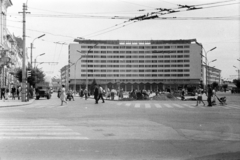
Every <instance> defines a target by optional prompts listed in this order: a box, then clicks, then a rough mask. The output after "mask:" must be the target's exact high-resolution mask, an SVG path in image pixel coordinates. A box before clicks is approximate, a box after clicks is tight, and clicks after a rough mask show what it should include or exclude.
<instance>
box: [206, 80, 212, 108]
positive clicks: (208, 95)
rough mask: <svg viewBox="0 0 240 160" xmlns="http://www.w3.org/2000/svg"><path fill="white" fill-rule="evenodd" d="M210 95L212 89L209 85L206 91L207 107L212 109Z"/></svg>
mask: <svg viewBox="0 0 240 160" xmlns="http://www.w3.org/2000/svg"><path fill="white" fill-rule="evenodd" d="M212 95H213V92H212V87H211V85H210V84H209V85H208V91H207V101H208V107H212Z"/></svg>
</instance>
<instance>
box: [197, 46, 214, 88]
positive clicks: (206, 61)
mask: <svg viewBox="0 0 240 160" xmlns="http://www.w3.org/2000/svg"><path fill="white" fill-rule="evenodd" d="M200 45H201V44H200ZM201 46H202V45H201ZM202 48H203V51H204V53H205V56H204V55H203V54H202V55H201V56H202V57H205V64H206V65H207V67H208V58H207V54H208V52H211V51H213V50H214V49H216V48H217V47H213V48H212V49H210V50H209V51H206V50H205V48H204V47H203V46H202ZM207 67H206V86H207V85H208V79H207V78H208V77H207V72H208V69H207Z"/></svg>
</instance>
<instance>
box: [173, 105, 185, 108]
mask: <svg viewBox="0 0 240 160" xmlns="http://www.w3.org/2000/svg"><path fill="white" fill-rule="evenodd" d="M173 106H175V107H178V108H183V106H181V105H179V104H173Z"/></svg>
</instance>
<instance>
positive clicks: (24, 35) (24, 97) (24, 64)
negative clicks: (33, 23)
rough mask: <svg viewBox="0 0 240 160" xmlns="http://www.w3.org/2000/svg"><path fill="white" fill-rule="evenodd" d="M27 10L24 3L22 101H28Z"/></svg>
mask: <svg viewBox="0 0 240 160" xmlns="http://www.w3.org/2000/svg"><path fill="white" fill-rule="evenodd" d="M26 10H27V6H26V5H25V3H23V12H19V13H22V14H23V46H22V47H23V53H22V91H21V93H22V95H21V97H22V102H26V101H27V97H26V96H27V78H26V77H27V75H26V53H25V52H26V13H27V12H26ZM28 13H29V12H28Z"/></svg>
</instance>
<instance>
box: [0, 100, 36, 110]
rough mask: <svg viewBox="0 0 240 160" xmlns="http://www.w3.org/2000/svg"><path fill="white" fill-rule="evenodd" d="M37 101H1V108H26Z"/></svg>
mask: <svg viewBox="0 0 240 160" xmlns="http://www.w3.org/2000/svg"><path fill="white" fill-rule="evenodd" d="M34 101H35V99H30V100H29V101H28V102H22V101H21V100H17V99H15V100H12V99H10V100H5V101H3V100H0V108H2V107H16V106H24V105H29V104H32V103H33V102H34Z"/></svg>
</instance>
